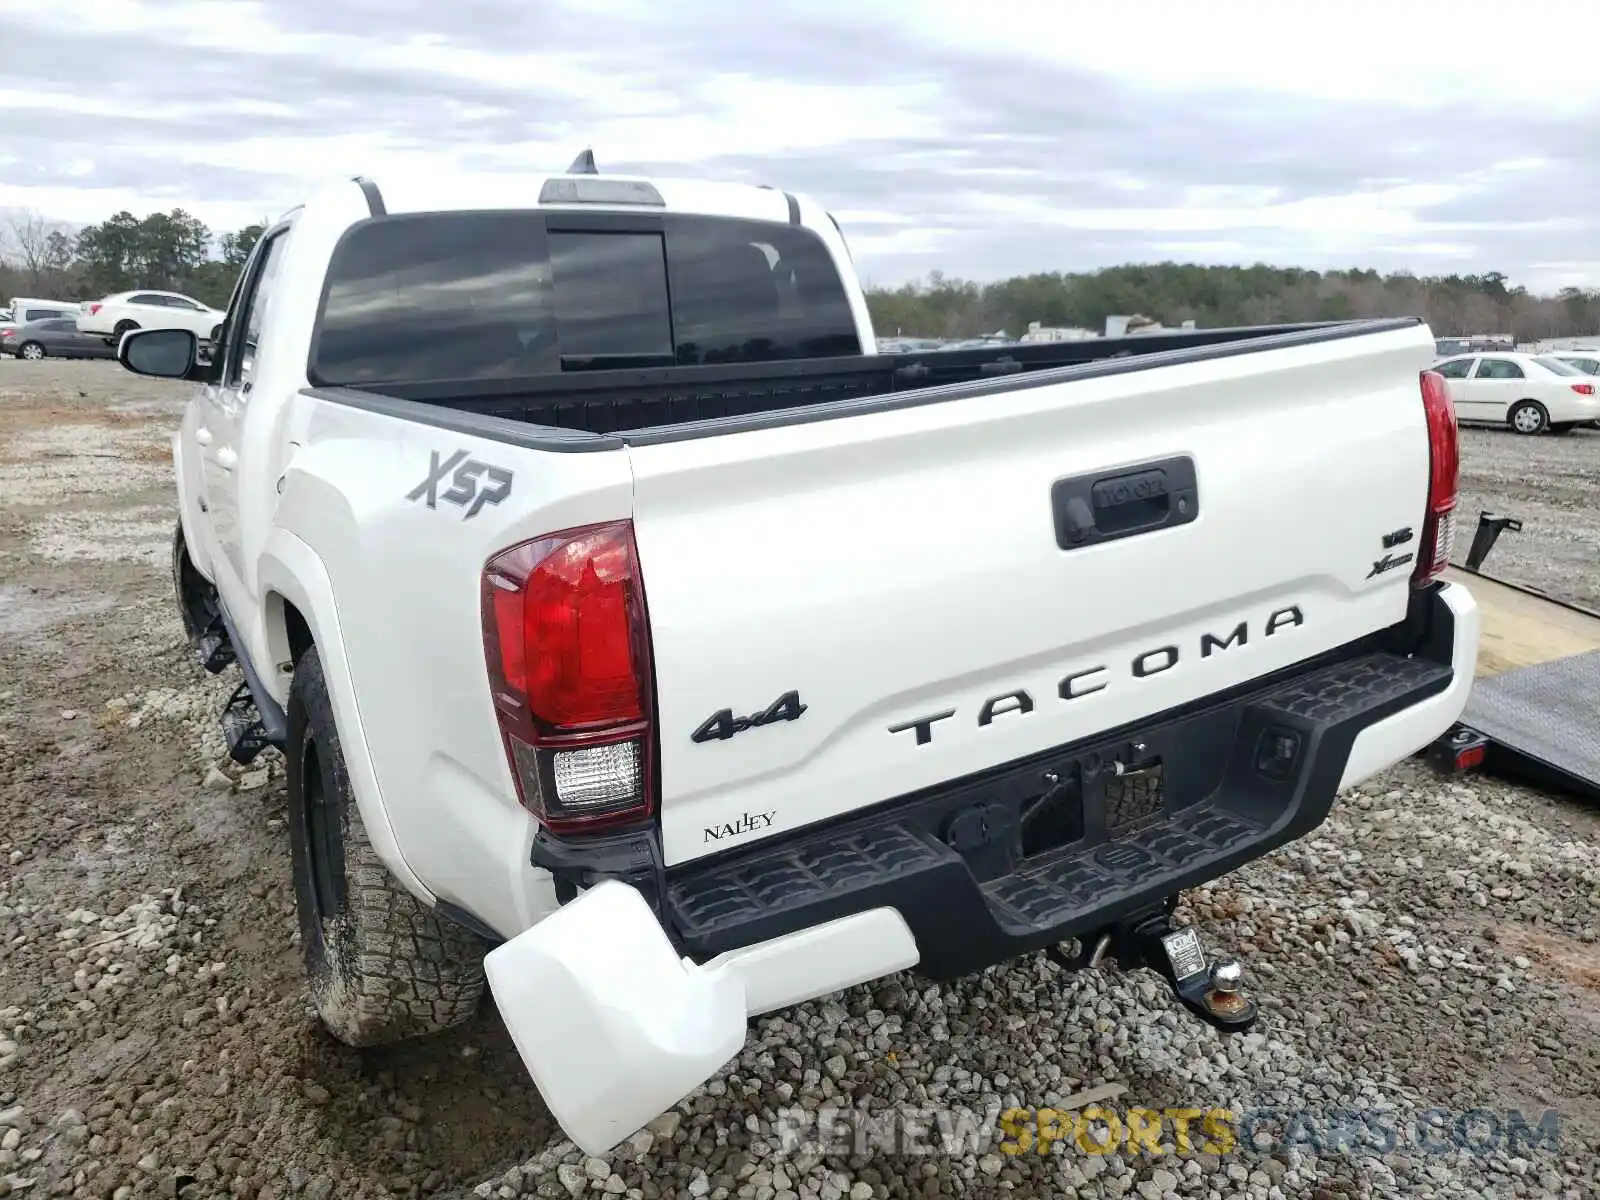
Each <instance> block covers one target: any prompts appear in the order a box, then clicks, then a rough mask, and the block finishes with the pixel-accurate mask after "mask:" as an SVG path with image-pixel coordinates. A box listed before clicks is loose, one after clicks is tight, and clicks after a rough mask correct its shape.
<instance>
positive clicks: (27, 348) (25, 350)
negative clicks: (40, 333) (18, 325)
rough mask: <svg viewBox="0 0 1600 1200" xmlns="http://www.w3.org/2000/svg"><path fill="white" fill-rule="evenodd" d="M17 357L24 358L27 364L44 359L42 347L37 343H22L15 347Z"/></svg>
mask: <svg viewBox="0 0 1600 1200" xmlns="http://www.w3.org/2000/svg"><path fill="white" fill-rule="evenodd" d="M17 357H18V358H25V359H27V360H28V361H29V362H38V361H39V360H40V359H41V358H43V357H44V347H43V346H41V345H40V344H39V343H38V342H23V343H22V345H20V346H18V347H17Z"/></svg>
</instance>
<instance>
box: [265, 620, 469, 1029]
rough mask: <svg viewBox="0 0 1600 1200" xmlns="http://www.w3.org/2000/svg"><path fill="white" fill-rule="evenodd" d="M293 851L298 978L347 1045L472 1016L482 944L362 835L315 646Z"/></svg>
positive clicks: (294, 699)
mask: <svg viewBox="0 0 1600 1200" xmlns="http://www.w3.org/2000/svg"><path fill="white" fill-rule="evenodd" d="M288 720H289V728H288V737H287V740H286V743H285V745H284V756H285V758H286V759H287V763H288V792H289V814H288V815H289V843H290V852H291V856H292V858H293V863H294V891H295V907H296V908H297V909H298V910H299V914H300V939H301V946H302V950H303V953H304V958H305V966H306V976H307V979H308V981H309V983H310V988H311V999H312V1002H313V1003H314V1004H315V1005H316V1009H317V1014H318V1016H320V1017H321V1018H322V1023H323V1024H324V1025H326V1026H327V1028H328V1031H329V1032H330V1033H332V1034H333V1036H334V1037H336V1038H338V1039H339V1040H340V1041H341V1042H344V1043H346V1044H347V1045H350V1046H376V1045H381V1044H383V1043H386V1042H395V1041H400V1040H403V1039H405V1038H412V1037H421V1036H424V1035H426V1034H430V1033H437V1032H439V1031H441V1030H444V1029H449V1028H450V1027H452V1026H455V1025H460V1024H461V1023H463V1022H465V1021H467V1020H470V1019H471V1017H472V1016H473V1014H474V1013H475V1012H476V1011H477V1009H478V1002H479V1000H480V999H481V997H482V995H483V989H484V974H483V956H484V955H485V954H486V953H488V950H489V947H488V944H487V943H486V942H485V941H484V940H483V939H482V938H479V937H478V936H477V935H475V934H472V933H469V932H468V931H467V930H465V929H463V928H461V927H460V926H459V925H456V924H455V923H454V922H452V921H450V920H448V919H446V918H445V917H442V916H440V915H439V914H438V913H436V912H434V911H433V910H432V909H429V908H428V907H427V906H426V905H424V904H422V903H421V902H420V901H419V900H417V898H416V897H415V896H413V895H412V894H411V893H410V892H408V891H406V890H405V889H404V888H403V887H401V886H400V885H399V883H397V882H396V881H395V879H394V877H393V876H392V875H390V874H389V871H388V868H386V867H385V866H384V865H383V862H382V860H381V859H379V857H378V855H377V852H376V851H375V850H373V848H372V843H371V842H370V841H369V840H368V838H367V832H366V828H365V826H363V825H362V823H361V814H360V812H359V811H357V808H356V802H355V797H354V796H353V795H352V793H351V790H350V777H349V774H348V773H347V771H346V769H345V760H344V752H343V750H342V749H341V748H340V744H339V732H338V730H337V729H336V728H335V727H334V721H333V706H332V704H331V702H330V701H329V699H328V689H327V683H326V680H325V678H324V676H323V671H322V660H321V658H320V657H319V656H318V653H317V648H316V647H315V646H312V647H311V648H309V649H308V650H306V652H305V653H304V654H302V655H301V656H300V661H299V663H298V664H296V666H295V672H294V682H293V683H292V684H291V686H290V689H289V711H288Z"/></svg>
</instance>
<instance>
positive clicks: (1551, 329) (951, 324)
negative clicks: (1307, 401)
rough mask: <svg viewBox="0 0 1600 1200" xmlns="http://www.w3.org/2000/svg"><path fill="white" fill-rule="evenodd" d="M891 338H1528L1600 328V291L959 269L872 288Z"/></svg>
mask: <svg viewBox="0 0 1600 1200" xmlns="http://www.w3.org/2000/svg"><path fill="white" fill-rule="evenodd" d="M868 304H869V306H870V307H871V310H872V319H873V326H874V328H875V329H876V330H877V332H878V334H879V336H880V337H884V336H892V335H895V334H904V335H906V336H920V337H970V336H974V335H976V334H980V333H994V332H999V331H1004V332H1005V333H1008V334H1010V335H1011V336H1013V337H1016V336H1018V335H1020V334H1022V333H1023V332H1024V331H1025V330H1026V329H1027V327H1028V322H1030V321H1038V322H1040V323H1041V324H1043V325H1047V326H1076V327H1079V328H1085V329H1093V330H1097V331H1103V330H1104V328H1105V319H1106V317H1108V316H1111V315H1116V314H1123V315H1140V316H1146V317H1151V318H1153V319H1155V320H1157V321H1160V322H1161V323H1162V324H1164V325H1174V326H1175V325H1179V324H1181V323H1182V322H1184V321H1186V320H1191V319H1192V320H1193V321H1194V322H1195V323H1196V324H1197V325H1198V326H1200V327H1201V328H1208V327H1210V328H1215V327H1217V326H1223V325H1271V324H1278V323H1283V322H1296V321H1341V320H1349V319H1351V318H1356V317H1423V318H1425V319H1426V320H1427V322H1428V324H1429V326H1430V327H1431V328H1432V329H1433V332H1434V333H1435V334H1436V335H1438V336H1440V337H1444V336H1449V335H1454V334H1470V333H1479V334H1488V333H1508V334H1512V335H1513V336H1515V337H1516V338H1517V340H1518V341H1534V340H1537V339H1539V338H1552V337H1587V336H1592V335H1597V334H1600V290H1584V289H1580V288H1566V289H1563V290H1562V291H1561V292H1559V293H1558V294H1556V295H1553V296H1540V295H1535V294H1534V293H1532V292H1529V291H1528V290H1527V289H1526V288H1523V287H1514V286H1512V285H1511V283H1510V281H1509V280H1507V278H1506V277H1505V276H1504V275H1503V274H1501V273H1499V272H1497V271H1491V272H1489V273H1487V274H1483V275H1431V276H1424V275H1413V274H1411V273H1409V272H1404V271H1402V272H1397V273H1395V274H1392V275H1381V274H1379V273H1378V272H1377V271H1370V270H1359V269H1351V270H1343V271H1309V270H1304V269H1302V268H1299V267H1270V266H1266V265H1264V264H1257V265H1255V266H1249V267H1245V266H1220V267H1219V266H1198V265H1194V264H1189V263H1175V262H1162V263H1139V264H1129V265H1126V266H1120V267H1108V268H1106V269H1104V270H1100V271H1087V272H1079V273H1073V272H1063V271H1053V272H1048V273H1045V272H1041V273H1039V274H1035V275H1019V276H1016V277H1014V278H1011V279H1002V280H999V281H998V282H995V283H977V282H974V281H972V280H965V279H949V278H946V277H945V276H944V275H943V274H942V273H941V272H938V271H935V272H933V273H932V274H930V275H929V276H928V278H927V279H926V280H925V281H919V282H915V283H907V284H903V285H901V286H900V287H896V288H873V289H871V290H869V292H868Z"/></svg>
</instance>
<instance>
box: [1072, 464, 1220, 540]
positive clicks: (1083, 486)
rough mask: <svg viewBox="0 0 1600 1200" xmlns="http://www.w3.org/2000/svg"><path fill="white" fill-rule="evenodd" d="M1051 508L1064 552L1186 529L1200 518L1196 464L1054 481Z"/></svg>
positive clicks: (1147, 467) (1129, 469) (1147, 466)
mask: <svg viewBox="0 0 1600 1200" xmlns="http://www.w3.org/2000/svg"><path fill="white" fill-rule="evenodd" d="M1050 508H1051V511H1052V513H1053V515H1054V518H1055V527H1056V545H1057V546H1059V547H1060V548H1061V549H1063V550H1076V549H1078V548H1079V547H1081V546H1092V545H1095V544H1097V543H1099V542H1110V541H1115V540H1116V539H1117V538H1124V537H1132V536H1134V535H1135V534H1139V533H1151V532H1153V531H1155V530H1157V529H1171V528H1174V527H1175V526H1178V525H1187V524H1188V523H1189V522H1190V521H1193V520H1194V519H1195V518H1196V517H1197V516H1199V515H1200V492H1199V488H1198V486H1197V482H1196V479H1195V469H1194V459H1192V458H1190V457H1189V456H1188V455H1179V456H1178V457H1176V458H1163V459H1157V460H1155V461H1154V462H1147V463H1140V464H1138V465H1136V466H1131V467H1126V468H1123V469H1122V470H1119V471H1115V472H1111V473H1106V474H1098V473H1097V474H1092V475H1074V476H1071V477H1070V478H1067V479H1058V480H1056V481H1055V483H1054V484H1052V485H1051V487H1050Z"/></svg>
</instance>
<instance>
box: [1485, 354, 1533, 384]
mask: <svg viewBox="0 0 1600 1200" xmlns="http://www.w3.org/2000/svg"><path fill="white" fill-rule="evenodd" d="M1478 378H1479V379H1522V378H1524V376H1523V373H1522V368H1521V367H1520V366H1518V365H1517V364H1516V363H1514V362H1508V361H1507V360H1506V359H1503V358H1486V359H1484V360H1483V365H1482V366H1481V367H1479V368H1478Z"/></svg>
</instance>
